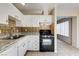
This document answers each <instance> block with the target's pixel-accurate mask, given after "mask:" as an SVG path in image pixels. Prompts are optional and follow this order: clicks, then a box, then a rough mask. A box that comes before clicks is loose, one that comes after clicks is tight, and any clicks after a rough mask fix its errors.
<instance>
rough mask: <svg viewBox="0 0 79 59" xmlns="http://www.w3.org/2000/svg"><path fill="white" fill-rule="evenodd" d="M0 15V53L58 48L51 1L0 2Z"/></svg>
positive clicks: (7, 53)
mask: <svg viewBox="0 0 79 59" xmlns="http://www.w3.org/2000/svg"><path fill="white" fill-rule="evenodd" d="M41 5H43V7H45V8H43V7H42V9H41ZM27 6H28V7H27ZM46 6H47V7H46ZM25 7H26V8H25ZM34 7H35V8H34ZM38 7H40V8H38ZM47 8H48V9H50V10H48V9H47ZM35 11H36V12H35ZM0 19H1V21H0V56H24V55H25V56H27V54H28V52H29V51H32V52H35V51H38V52H43V53H44V52H52V53H54V52H55V53H56V52H57V47H56V40H57V39H56V14H55V7H54V4H31V3H26V4H25V5H22V4H21V3H2V4H0Z"/></svg>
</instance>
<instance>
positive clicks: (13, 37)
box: [4, 35, 25, 40]
mask: <svg viewBox="0 0 79 59" xmlns="http://www.w3.org/2000/svg"><path fill="white" fill-rule="evenodd" d="M24 36H25V35H18V36H17V35H15V36H9V37H6V38H4V39H7V40H9V39H12V40H13V39H19V38H21V37H24Z"/></svg>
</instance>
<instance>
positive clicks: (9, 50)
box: [0, 45, 17, 56]
mask: <svg viewBox="0 0 79 59" xmlns="http://www.w3.org/2000/svg"><path fill="white" fill-rule="evenodd" d="M0 56H17V47H16V46H15V45H12V46H10V47H9V48H7V49H6V50H5V51H3V52H2V53H1V54H0Z"/></svg>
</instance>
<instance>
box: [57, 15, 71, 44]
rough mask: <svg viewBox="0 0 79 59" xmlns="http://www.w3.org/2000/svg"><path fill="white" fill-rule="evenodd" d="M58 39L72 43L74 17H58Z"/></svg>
mask: <svg viewBox="0 0 79 59" xmlns="http://www.w3.org/2000/svg"><path fill="white" fill-rule="evenodd" d="M57 39H59V40H61V41H63V42H65V43H67V44H70V45H72V18H71V17H67V16H58V17H57Z"/></svg>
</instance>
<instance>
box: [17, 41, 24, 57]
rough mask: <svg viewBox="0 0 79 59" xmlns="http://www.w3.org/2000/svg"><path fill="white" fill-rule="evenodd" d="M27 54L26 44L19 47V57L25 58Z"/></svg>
mask: <svg viewBox="0 0 79 59" xmlns="http://www.w3.org/2000/svg"><path fill="white" fill-rule="evenodd" d="M24 54H25V43H22V44H21V45H20V46H18V55H19V56H24Z"/></svg>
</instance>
